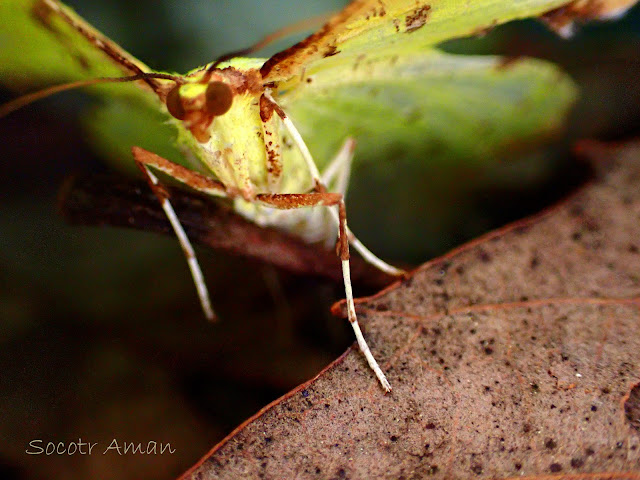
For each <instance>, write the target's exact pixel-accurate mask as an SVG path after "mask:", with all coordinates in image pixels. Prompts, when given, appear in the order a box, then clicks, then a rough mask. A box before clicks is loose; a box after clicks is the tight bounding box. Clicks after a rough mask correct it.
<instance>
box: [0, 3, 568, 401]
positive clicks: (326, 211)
mask: <svg viewBox="0 0 640 480" xmlns="http://www.w3.org/2000/svg"><path fill="white" fill-rule="evenodd" d="M566 3H567V2H565V1H558V0H527V1H523V2H502V1H499V0H479V1H476V2H459V1H454V0H441V1H438V2H430V3H427V2H422V1H416V0H354V1H352V2H351V3H350V4H349V5H347V6H346V7H345V8H344V9H343V10H342V11H341V12H339V13H337V14H335V15H334V16H333V17H331V19H330V20H329V21H328V22H327V23H326V24H325V25H324V26H323V27H322V28H320V29H319V30H318V31H316V32H315V33H313V34H312V35H310V36H309V37H307V38H306V39H305V40H303V41H301V42H299V43H297V44H295V45H293V46H292V47H290V48H288V49H286V50H284V51H281V52H279V53H277V54H275V55H273V56H272V57H271V58H268V59H259V58H245V57H243V56H241V55H239V54H234V55H228V56H225V57H223V58H221V59H219V60H217V61H214V62H212V63H209V64H206V65H204V66H202V67H199V68H196V69H195V70H193V71H191V72H189V73H187V74H186V75H177V74H173V73H160V72H155V71H152V70H151V69H149V68H148V67H147V66H146V65H145V64H144V63H142V62H141V61H139V60H138V59H136V58H134V57H133V56H131V55H130V54H128V53H127V52H126V51H125V50H123V49H122V48H121V47H120V46H118V45H117V44H115V43H114V42H113V41H111V40H110V39H109V38H107V37H106V36H104V35H103V34H101V33H100V32H98V31H97V30H96V29H94V28H93V27H92V26H90V25H89V24H88V23H87V22H85V21H84V20H83V19H82V18H80V17H79V16H78V15H77V14H76V13H75V12H73V11H72V10H71V9H70V8H68V7H66V6H65V5H63V4H62V3H61V2H59V1H57V0H6V1H5V2H4V3H3V6H1V7H0V32H3V33H0V40H3V42H5V43H4V46H0V64H2V66H0V73H2V81H3V82H4V83H7V84H10V85H20V84H22V83H24V82H23V81H24V78H25V77H29V75H30V74H33V75H34V76H36V75H40V76H42V77H47V76H48V78H49V79H50V80H51V81H53V80H54V79H66V80H67V81H72V82H71V83H67V84H63V85H59V86H57V87H52V88H49V89H47V90H45V91H41V92H36V93H35V94H33V95H26V96H24V97H20V98H19V99H18V100H16V101H15V102H12V103H10V104H7V105H5V106H4V108H1V109H0V117H1V116H3V115H6V114H7V113H8V112H9V111H11V110H13V109H15V108H19V107H20V106H22V105H24V104H27V103H29V102H31V101H33V100H35V99H38V98H41V97H43V96H46V95H50V94H52V93H55V92H58V91H62V90H65V89H71V88H78V87H90V88H91V89H93V90H94V91H95V92H97V93H98V94H99V95H104V96H108V95H111V96H112V97H113V98H119V99H120V101H122V99H124V103H125V104H126V106H127V108H131V109H136V108H139V109H155V110H156V111H158V112H161V116H162V118H163V119H164V120H165V121H168V122H169V123H170V124H171V125H172V126H173V128H174V129H175V132H176V142H177V144H178V145H179V146H180V149H181V151H182V152H183V153H184V154H185V157H186V160H185V161H184V162H183V163H184V164H179V163H176V161H173V160H169V159H167V158H165V157H164V156H162V155H160V154H158V153H159V152H154V151H151V149H149V148H144V147H143V146H141V145H139V144H126V143H127V142H126V141H125V142H121V143H125V144H126V147H127V148H130V149H131V152H132V155H133V159H134V161H135V163H136V165H137V166H138V167H139V169H140V171H141V172H142V174H143V175H144V177H145V178H146V179H147V181H148V183H149V185H150V187H151V188H152V190H153V191H154V193H155V194H156V196H157V197H158V199H159V200H160V202H161V204H162V207H163V209H164V211H165V213H166V214H167V217H168V218H169V221H170V222H171V225H172V227H173V229H174V231H175V233H176V235H177V237H178V239H179V241H180V244H181V246H182V248H183V250H184V252H185V256H186V258H187V261H188V263H189V267H190V269H191V272H192V275H193V278H194V282H195V285H196V288H197V291H198V295H199V298H200V302H201V304H202V308H203V311H204V312H205V315H206V316H207V317H208V318H210V319H212V318H214V313H213V309H212V307H211V302H210V300H209V294H208V292H207V288H206V284H205V282H204V279H203V276H202V272H201V271H200V268H199V266H198V263H197V260H196V257H195V254H194V251H193V248H192V247H191V244H190V242H189V239H188V238H187V236H186V235H185V233H184V231H183V229H182V227H181V225H180V222H179V220H178V218H177V216H176V214H175V212H174V211H173V208H172V206H171V199H170V198H169V197H168V195H167V193H166V190H164V189H163V188H162V185H161V182H160V179H159V178H158V176H157V173H158V172H161V173H162V174H165V175H168V176H169V177H171V178H172V179H174V180H177V181H179V182H181V183H183V184H185V185H187V186H188V187H190V188H193V189H195V190H197V191H200V192H203V193H205V194H207V195H210V196H212V197H219V198H226V199H228V200H229V201H231V202H232V203H233V205H234V208H235V210H236V211H238V212H240V213H241V214H243V215H244V216H246V217H248V218H250V219H251V220H253V221H255V222H256V223H258V224H260V225H271V226H276V227H278V228H283V229H287V230H289V231H291V232H294V233H296V234H298V235H300V236H302V237H303V238H305V239H307V240H308V241H310V242H325V243H331V241H332V240H335V238H336V236H337V247H336V250H337V254H338V256H339V258H340V262H341V265H342V272H343V278H344V287H345V296H346V301H347V313H348V319H349V322H350V324H351V326H352V327H353V330H354V332H355V336H356V339H357V341H358V345H359V347H360V349H361V351H362V352H363V354H364V356H365V358H366V360H367V362H368V364H369V366H370V367H371V369H372V370H373V371H374V372H375V374H376V376H377V378H378V380H379V381H380V384H381V385H382V387H383V388H384V389H385V390H386V391H390V390H391V386H390V384H389V382H388V381H387V379H386V377H385V374H384V373H383V371H382V369H381V368H380V366H379V365H378V363H377V362H376V360H375V358H374V356H373V354H372V353H371V351H370V349H369V347H368V345H367V343H366V340H365V338H364V336H363V334H362V332H361V330H360V327H359V324H358V319H357V316H356V310H355V306H354V301H353V292H352V288H351V281H350V269H349V255H350V252H349V247H350V246H351V247H353V248H355V249H356V250H357V251H358V252H359V253H360V254H361V255H362V256H363V257H364V258H365V259H366V260H367V261H369V262H370V263H372V264H373V265H375V266H376V267H378V268H380V269H381V270H383V271H385V272H388V273H390V274H393V275H398V276H399V275H402V274H403V272H402V271H401V270H399V269H397V268H395V267H393V266H391V265H389V264H387V263H385V262H384V261H382V260H380V259H379V258H377V257H376V256H375V255H374V254H373V253H371V252H370V251H369V250H368V249H367V248H366V247H365V246H364V245H363V244H362V243H361V242H360V241H359V240H358V239H357V237H355V235H354V234H353V232H351V231H350V229H349V227H348V226H347V215H346V206H345V201H344V197H345V194H346V190H347V185H348V182H349V175H350V171H351V164H352V160H353V158H354V154H355V148H356V147H355V146H356V141H355V140H354V137H356V139H357V140H358V141H359V140H360V139H361V138H362V137H364V138H365V142H363V143H364V145H366V143H367V141H368V142H369V143H370V144H371V143H373V144H374V148H379V149H382V151H389V152H391V151H392V149H390V148H389V147H390V145H391V144H392V143H394V142H398V139H404V140H405V141H407V142H409V143H411V142H413V143H415V144H416V145H420V144H421V142H422V143H423V139H424V138H426V137H427V136H428V135H431V134H432V133H431V130H432V129H433V126H434V125H435V124H434V123H431V124H429V123H428V122H413V123H412V121H410V117H411V116H412V115H413V117H411V118H413V119H414V120H415V118H416V115H415V112H418V113H419V114H420V118H423V117H424V118H426V117H428V115H429V113H430V112H435V114H436V115H437V114H438V111H439V110H438V109H439V108H440V111H441V110H442V106H441V105H439V103H438V101H434V100H433V99H434V98H437V97H438V89H440V90H446V89H447V87H448V86H450V85H451V84H452V82H453V83H454V84H455V82H456V79H460V78H461V79H463V80H464V81H463V82H462V83H463V84H465V82H468V81H469V80H472V83H473V81H475V84H474V85H475V87H474V88H475V89H472V90H471V91H470V93H469V92H467V91H466V90H462V89H461V90H460V92H461V93H460V98H462V99H463V100H465V101H468V102H469V104H470V105H471V107H470V108H467V111H468V113H469V115H468V117H469V118H465V117H460V119H459V121H460V122H462V123H460V124H458V125H452V126H450V127H448V128H452V129H456V128H460V126H461V125H462V124H466V123H468V125H469V126H470V127H469V128H474V127H473V125H474V124H475V123H477V122H478V118H480V117H482V115H485V116H486V117H487V118H485V119H484V121H485V124H484V125H485V126H486V124H490V125H496V126H499V125H500V122H501V121H504V120H505V119H506V118H508V117H510V116H514V115H517V114H518V113H520V114H522V109H523V107H522V105H526V108H525V112H524V113H525V114H527V115H529V116H530V117H527V118H528V120H527V122H524V124H523V126H520V127H519V128H520V131H518V132H517V135H516V136H520V137H523V138H526V137H527V136H530V135H539V134H540V133H541V132H544V131H547V130H553V129H554V128H555V127H556V126H557V125H558V124H559V123H560V122H561V121H562V119H563V116H564V113H565V111H566V109H567V107H568V105H570V103H571V101H572V99H573V97H574V93H573V86H572V85H571V82H570V81H569V80H568V79H567V78H566V77H564V76H563V75H562V74H561V73H560V72H558V70H557V69H555V68H554V67H553V66H551V65H548V64H546V63H544V62H541V61H536V60H522V61H520V62H518V65H516V66H515V67H512V68H510V69H504V71H500V69H498V68H497V67H498V66H499V65H500V60H499V59H496V58H493V57H484V58H480V57H468V58H467V57H458V56H455V55H447V54H444V53H442V52H441V51H439V50H437V49H436V48H434V47H435V45H437V44H438V43H440V42H442V41H444V40H447V39H450V38H457V37H462V36H467V35H471V34H475V33H477V32H480V31H482V30H483V29H486V28H489V27H492V26H494V25H496V24H499V23H504V22H506V21H509V20H513V19H517V18H524V17H529V16H537V15H541V14H543V13H545V12H549V11H551V10H554V9H555V10H554V11H557V9H558V8H559V7H562V6H563V5H565V4H566ZM555 18H556V19H557V16H556V17H555ZM25 39H30V40H31V41H32V43H33V44H34V45H35V48H33V49H32V55H31V56H33V57H38V59H37V60H35V61H34V60H33V59H29V60H28V62H22V63H21V59H20V58H19V57H20V55H21V52H23V51H25V50H23V49H26V48H27V47H26V46H24V45H23V44H22V42H23V41H25ZM6 42H9V43H6ZM243 53H246V52H243ZM47 64H50V65H51V67H50V69H49V70H47V74H44V71H45V70H46V69H42V70H39V71H37V72H36V71H34V66H33V65H36V68H37V66H38V65H47ZM7 65H9V66H8V67H7ZM16 65H17V66H16ZM456 72H458V74H457V76H456ZM430 80H431V84H430V83H428V82H429V81H430ZM125 83H126V84H128V85H129V87H126V86H125V85H121V84H125ZM434 85H435V86H434ZM551 85H553V89H554V93H553V94H548V93H547V94H542V93H541V90H542V87H545V86H547V87H550V86H551ZM120 88H121V90H118V89H120ZM467 90H468V89H467ZM465 92H466V93H465ZM465 95H466V96H465ZM478 95H489V96H491V95H494V96H495V99H496V100H495V104H496V105H497V106H499V108H496V109H495V111H491V110H488V109H483V110H482V112H480V110H479V109H475V107H474V106H473V103H474V101H475V100H476V99H475V97H476V96H478ZM548 97H550V98H552V101H542V100H541V99H546V98H548ZM114 101H116V100H114ZM337 101H340V102H342V104H343V106H344V105H346V107H347V108H343V111H345V110H346V111H348V110H349V108H348V107H351V109H353V110H356V111H361V117H362V118H361V119H358V118H357V117H355V116H353V115H349V114H350V113H353V112H350V111H349V112H348V113H346V114H345V115H344V116H343V117H342V118H341V117H340V116H339V115H333V116H332V114H331V112H329V113H327V111H328V110H330V107H331V105H332V104H335V103H336V102H337ZM456 101H459V100H456ZM518 102H519V103H518ZM527 102H528V103H527ZM526 109H528V110H526ZM476 110H478V111H476ZM485 110H488V113H487V111H485ZM386 111H388V112H389V116H385V112H386ZM405 111H406V112H408V113H407V114H406V115H405ZM372 112H374V113H372ZM397 112H401V113H402V115H400V116H394V115H396V113H397ZM372 114H373V115H375V114H377V115H378V116H377V117H375V118H374V119H373V120H374V121H373V122H372V121H371V119H369V117H370V116H371V115H372ZM391 116H394V117H393V118H391ZM363 120H368V123H369V124H367V122H364V123H363V125H360V124H359V123H358V122H362V121H363ZM438 121H440V120H438ZM446 122H447V120H446V119H445V120H444V123H446ZM465 122H466V123H465ZM474 122H475V123H474ZM374 123H375V127H374V126H372V125H373V124H374ZM449 123H451V122H449ZM521 123H522V122H521ZM485 126H483V128H486V127H485ZM150 128H151V127H150ZM492 132H493V133H492V134H493V135H494V136H495V139H494V138H491V139H490V140H488V142H489V143H491V142H496V143H499V141H500V138H501V133H500V129H499V128H497V127H496V128H495V131H492ZM367 135H368V136H369V137H368V138H367ZM509 135H511V136H513V132H509ZM105 137H106V136H105ZM358 137H361V138H358ZM459 141H461V142H462V141H464V140H463V139H462V138H460V139H459ZM185 165H187V166H185Z"/></svg>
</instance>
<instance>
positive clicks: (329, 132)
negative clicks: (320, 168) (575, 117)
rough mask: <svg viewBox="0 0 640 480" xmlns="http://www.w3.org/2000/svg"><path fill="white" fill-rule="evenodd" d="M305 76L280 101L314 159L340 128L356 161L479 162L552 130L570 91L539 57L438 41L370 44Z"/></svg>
mask: <svg viewBox="0 0 640 480" xmlns="http://www.w3.org/2000/svg"><path fill="white" fill-rule="evenodd" d="M305 78H306V81H305V82H303V83H304V85H301V86H300V87H299V88H295V89H292V90H289V91H282V92H281V95H280V97H278V102H279V103H280V104H281V105H282V106H283V108H285V110H286V111H287V113H288V114H289V116H290V117H291V118H292V120H293V121H294V123H295V124H296V126H297V128H298V129H299V130H300V133H301V134H302V136H303V138H305V141H306V142H307V143H308V145H309V148H310V150H311V153H312V154H313V155H314V158H315V159H316V161H317V162H318V163H319V164H321V165H322V164H325V163H326V162H327V161H328V160H329V159H330V158H331V157H332V155H333V154H334V153H335V152H336V151H337V149H338V148H339V146H340V144H341V142H343V141H344V139H345V138H346V137H347V136H353V137H355V139H356V140H357V142H358V147H357V155H356V158H357V159H358V163H362V162H367V161H375V163H377V164H378V165H376V168H385V167H384V164H387V165H388V164H390V163H391V162H397V161H399V159H400V158H415V157H416V155H417V154H419V158H423V159H424V161H425V162H426V161H428V162H429V163H431V164H433V163H437V162H448V161H450V160H451V159H452V158H455V159H458V161H459V160H461V159H462V160H464V161H467V162H471V163H478V162H486V161H487V160H489V159H492V158H496V156H500V155H501V154H504V153H506V152H509V151H511V150H512V149H513V148H514V147H515V146H516V145H527V144H528V143H536V141H539V140H540V139H541V138H542V139H546V138H547V137H548V136H550V135H552V134H554V133H556V132H557V131H558V130H559V129H561V126H562V124H563V121H564V118H565V114H566V113H567V110H568V108H569V107H570V106H571V105H572V103H573V101H574V99H575V97H576V90H575V87H574V85H573V83H572V82H571V80H570V79H569V77H568V76H567V75H565V74H563V73H562V72H561V71H560V70H559V69H557V68H556V67H554V66H553V65H551V64H549V63H546V62H543V61H541V60H534V59H519V60H516V61H513V62H512V63H504V60H503V59H501V58H498V57H489V56H482V57H479V56H475V57H470V56H461V55H450V54H445V53H441V52H439V51H435V50H429V51H424V52H422V53H416V54H411V55H396V54H393V53H391V52H390V53H386V54H384V53H381V52H377V53H376V54H375V55H373V54H371V55H369V56H367V57H364V58H362V59H361V61H360V62H358V63H356V64H354V65H350V64H343V65H338V64H334V65H333V66H332V68H330V69H324V68H316V69H310V71H309V75H308V76H306V77H305ZM378 160H380V161H378Z"/></svg>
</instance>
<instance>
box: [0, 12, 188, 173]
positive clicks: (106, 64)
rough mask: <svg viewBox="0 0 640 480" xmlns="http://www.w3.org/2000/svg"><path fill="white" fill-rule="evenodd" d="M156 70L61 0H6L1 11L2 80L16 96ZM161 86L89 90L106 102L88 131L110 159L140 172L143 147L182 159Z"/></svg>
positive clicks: (152, 82)
mask: <svg viewBox="0 0 640 480" xmlns="http://www.w3.org/2000/svg"><path fill="white" fill-rule="evenodd" d="M150 71H151V70H150V69H149V68H148V67H147V66H146V65H145V64H144V63H143V62H141V61H139V60H138V59H136V58H135V57H133V56H132V55H130V54H129V53H127V52H126V51H125V50H123V49H122V48H121V47H120V46H118V45H117V44H116V43H115V42H113V41H111V40H110V39H109V38H108V37H106V36H105V35H103V34H101V33H100V32H99V31H97V30H96V29H95V28H93V27H92V26H91V25H89V24H88V23H87V22H86V21H84V20H83V19H82V18H80V17H79V16H78V15H77V14H76V13H75V12H74V11H73V10H71V9H70V8H68V7H66V6H65V5H63V4H62V3H60V2H58V1H57V0H3V1H2V7H0V83H2V84H4V85H5V86H7V87H8V88H11V89H14V90H17V91H27V90H36V89H38V88H42V87H48V86H51V85H57V84H61V83H67V82H72V81H76V80H82V79H93V78H98V77H122V76H128V75H136V74H139V73H142V72H150ZM161 84H162V81H159V80H155V79H153V80H149V82H147V83H145V82H144V81H138V82H134V83H117V84H100V85H94V86H91V87H88V88H87V89H86V91H88V92H89V93H91V95H93V96H95V97H97V98H99V99H103V100H105V101H104V102H101V103H100V104H99V105H98V106H96V107H95V108H93V109H92V110H90V112H89V118H88V119H87V120H88V121H87V122H85V123H86V127H87V128H88V130H89V133H90V135H91V136H92V137H93V140H95V141H96V142H97V143H98V144H99V145H98V147H99V148H100V149H102V151H103V153H104V155H105V156H106V157H107V158H111V159H114V160H116V161H117V162H118V166H120V167H122V166H123V165H125V166H126V167H131V168H134V167H133V162H123V160H125V159H130V158H131V152H130V148H131V146H132V145H139V146H142V147H144V148H146V149H148V150H152V151H154V152H157V153H159V154H160V155H164V156H167V157H168V158H171V159H172V160H174V161H180V159H181V158H182V155H181V154H180V153H179V152H177V150H176V149H175V147H174V146H173V145H172V141H171V140H170V139H171V138H172V137H175V129H173V128H171V126H169V125H166V121H167V119H168V118H169V116H168V115H167V114H166V113H165V111H164V109H163V108H162V105H161V103H160V102H159V100H158V98H157V96H156V94H155V93H154V92H153V90H154V89H155V88H157V87H158V85H161Z"/></svg>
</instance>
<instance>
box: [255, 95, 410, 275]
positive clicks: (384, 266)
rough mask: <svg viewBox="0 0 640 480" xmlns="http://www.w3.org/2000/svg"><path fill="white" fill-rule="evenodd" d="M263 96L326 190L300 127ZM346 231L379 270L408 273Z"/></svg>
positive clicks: (336, 219)
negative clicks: (376, 253) (378, 255)
mask: <svg viewBox="0 0 640 480" xmlns="http://www.w3.org/2000/svg"><path fill="white" fill-rule="evenodd" d="M263 98H266V99H267V100H268V101H269V102H271V104H272V105H271V106H270V108H271V109H272V111H275V112H277V113H278V116H280V118H281V119H282V123H283V124H284V126H285V127H286V129H287V130H288V131H289V134H290V135H291V137H292V138H293V141H294V142H295V143H296V145H297V146H298V148H299V149H300V153H302V158H304V161H305V163H306V164H307V167H308V168H309V172H310V173H311V177H312V178H313V181H314V183H315V187H316V189H317V190H318V191H320V192H323V191H326V190H327V188H326V186H325V185H324V183H323V182H322V179H321V176H320V172H319V171H318V167H317V166H316V163H315V162H314V161H313V157H312V156H311V152H310V151H309V148H308V147H307V145H306V144H305V143H304V140H303V139H302V136H301V135H300V132H298V129H297V128H296V127H295V125H294V124H293V122H292V121H291V120H290V119H289V117H287V115H286V114H285V113H284V111H283V110H282V109H281V108H280V107H279V106H278V104H277V103H276V102H275V100H274V99H273V97H272V96H271V95H270V94H269V93H268V92H265V93H264V95H263ZM329 212H330V214H331V217H332V218H333V220H334V222H335V223H336V224H338V226H339V225H340V215H339V212H337V211H336V210H335V209H333V208H330V209H329ZM346 232H347V238H348V239H349V243H351V245H353V248H355V249H356V250H357V251H358V253H360V255H362V258H364V259H365V260H366V261H367V262H368V263H370V264H371V265H373V266H374V267H376V268H377V269H378V270H381V271H383V272H385V273H388V274H389V275H394V276H402V275H404V274H405V273H406V272H405V271H404V270H401V269H399V268H396V267H394V266H393V265H389V264H388V263H387V262H385V261H383V260H381V259H380V258H378V257H377V256H375V255H374V254H373V252H371V250H369V249H368V248H367V247H365V246H364V244H363V243H362V242H361V241H360V240H358V238H357V237H356V236H355V235H354V234H353V232H352V231H351V230H350V229H349V228H348V227H347V229H346Z"/></svg>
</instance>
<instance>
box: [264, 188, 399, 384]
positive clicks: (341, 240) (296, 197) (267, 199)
mask: <svg viewBox="0 0 640 480" xmlns="http://www.w3.org/2000/svg"><path fill="white" fill-rule="evenodd" d="M256 200H257V201H259V202H260V203H262V204H264V205H267V206H269V207H274V208H280V209H283V210H291V209H295V208H304V207H319V206H324V207H329V208H330V209H331V210H333V207H335V206H337V207H338V218H339V228H338V244H337V253H338V256H339V257H340V261H341V263H342V278H343V280H344V290H345V296H346V299H347V317H348V319H349V322H350V323H351V327H352V328H353V331H354V333H355V335H356V339H357V340H358V346H359V347H360V350H361V351H362V353H363V354H364V356H365V358H366V359H367V362H368V363H369V366H370V367H371V369H372V370H373V371H374V373H375V374H376V376H377V377H378V380H379V381H380V383H381V384H382V387H383V388H384V389H385V390H386V391H387V392H390V391H391V385H390V384H389V382H388V380H387V378H386V377H385V375H384V372H383V371H382V369H381V368H380V366H379V365H378V362H377V361H376V359H375V358H374V356H373V354H372V353H371V350H370V349H369V346H368V345H367V342H366V340H365V339H364V336H363V335H362V330H360V325H359V324H358V317H357V316H356V307H355V304H354V301H353V289H352V287H351V268H350V266H349V239H348V236H347V235H348V234H347V232H348V228H347V210H346V206H345V203H344V197H343V196H342V194H340V193H329V192H318V193H302V194H284V193H283V194H262V195H257V197H256Z"/></svg>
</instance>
